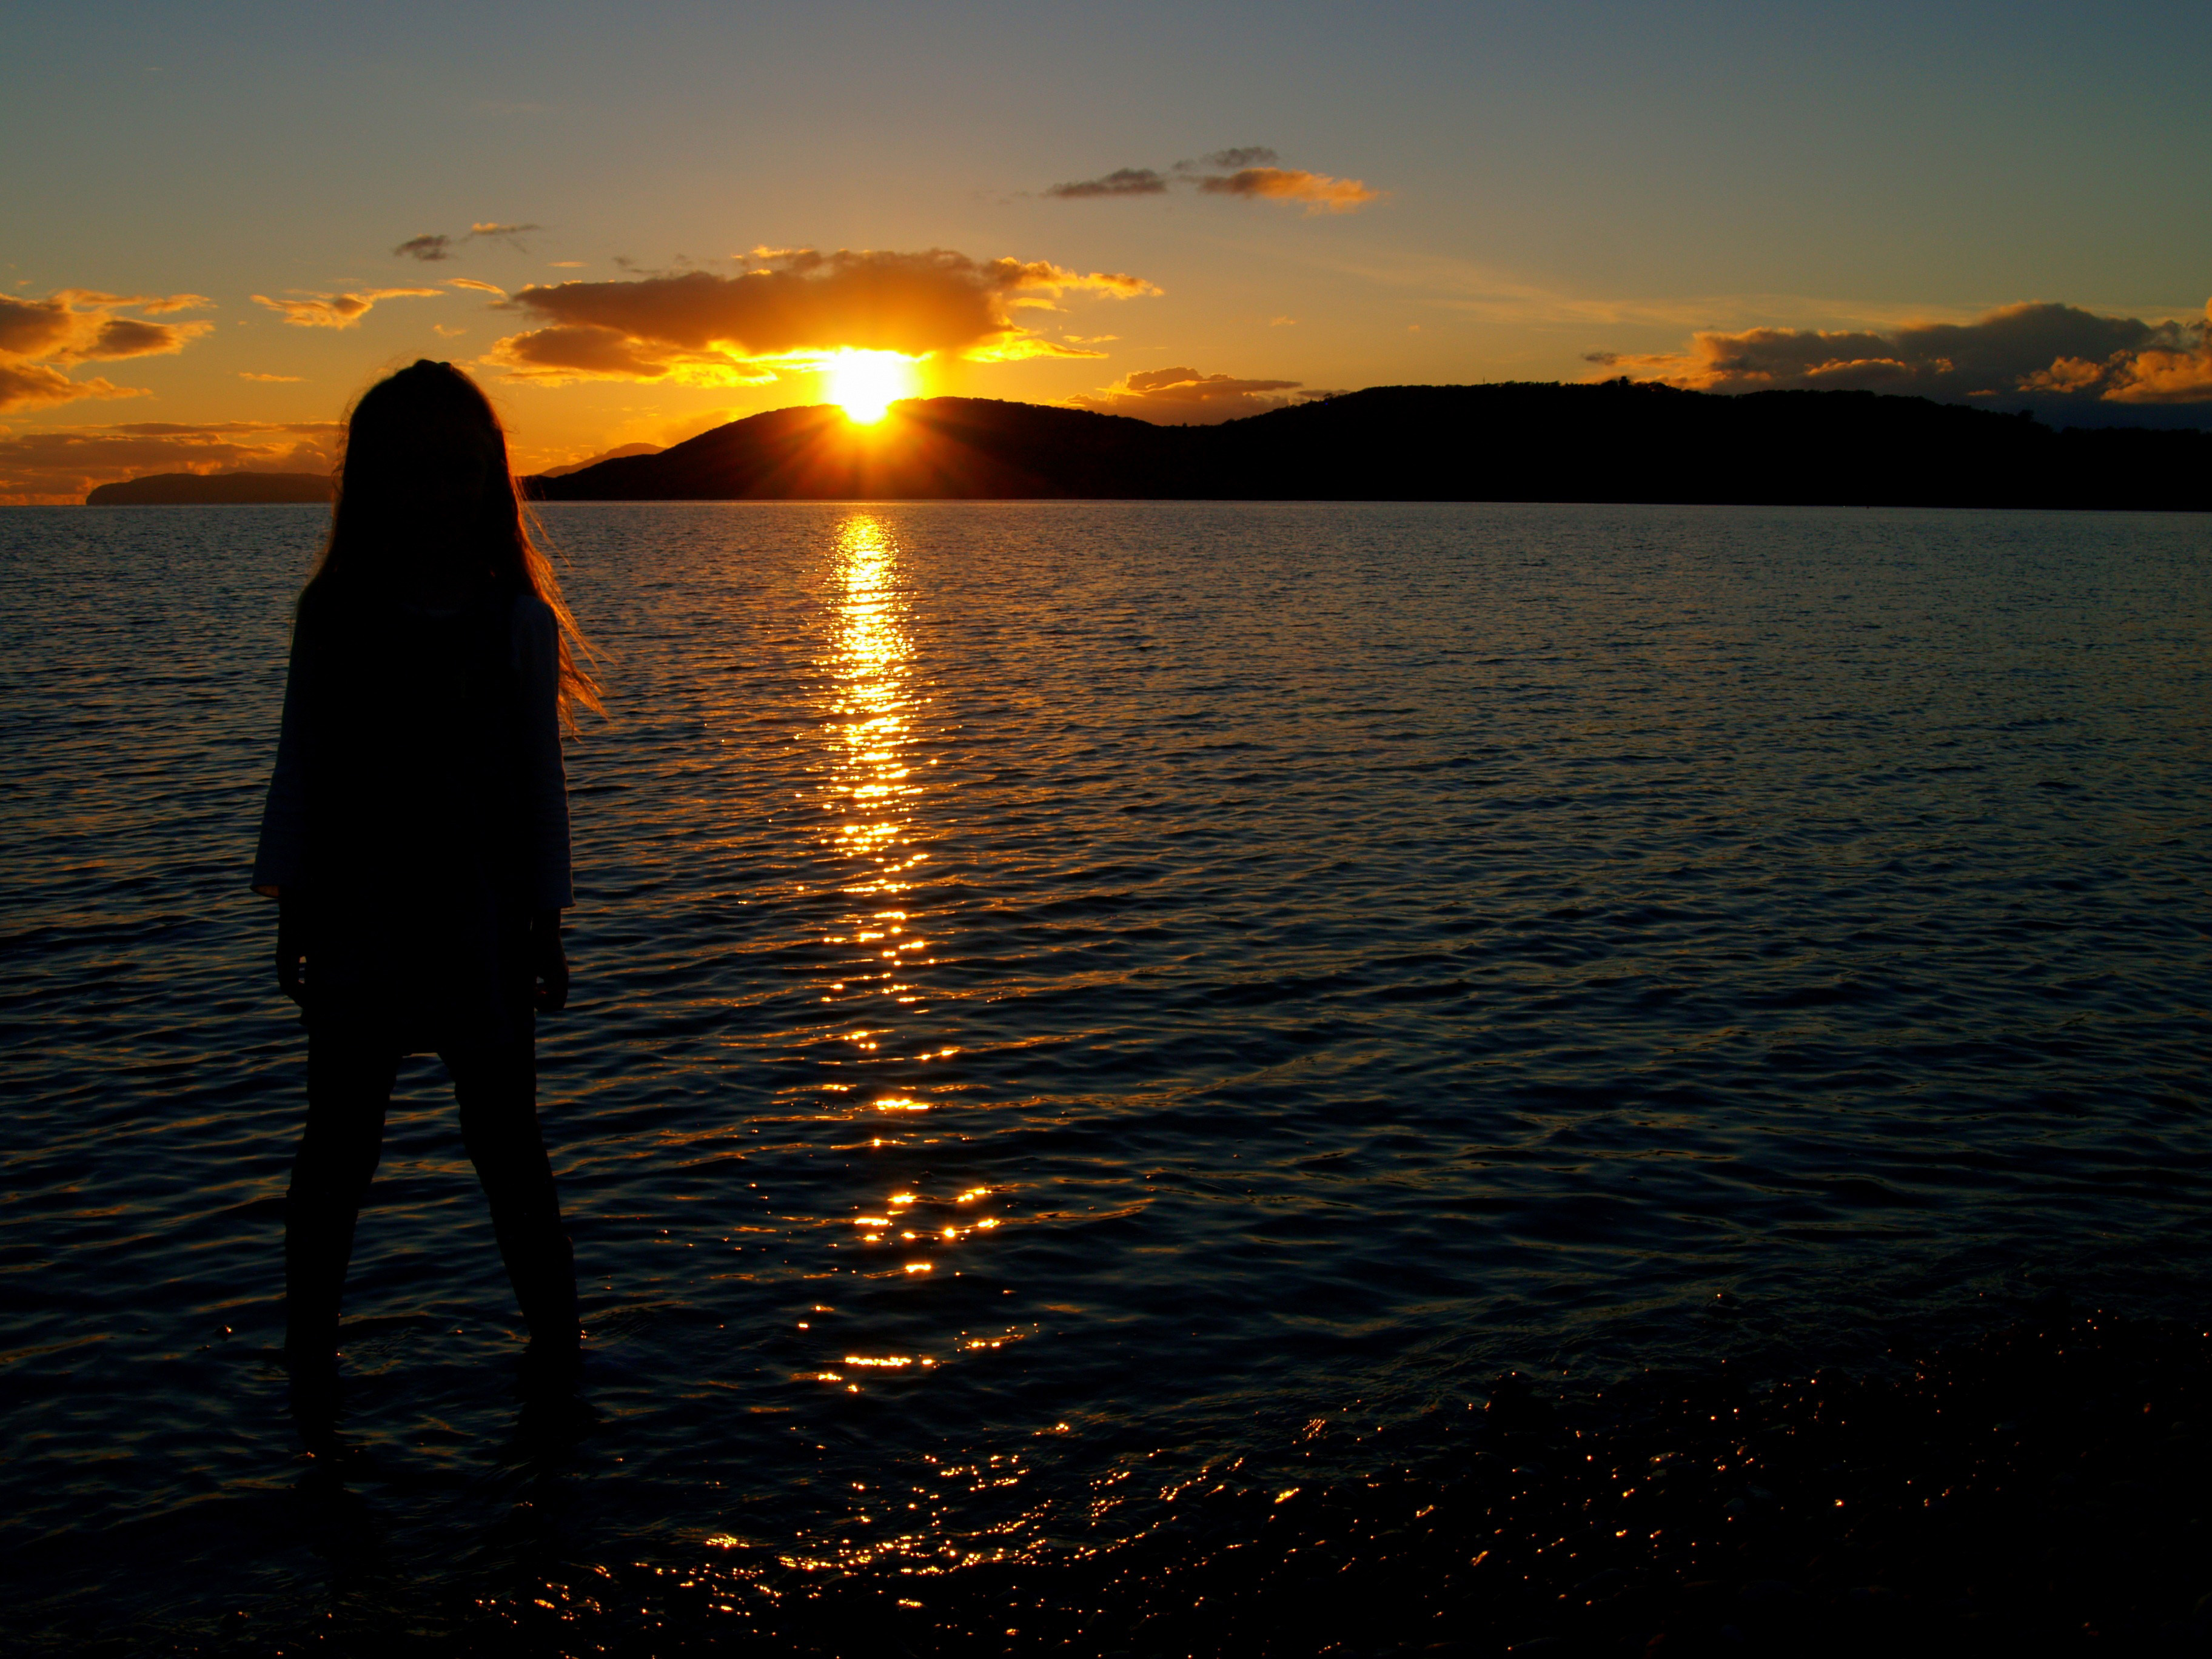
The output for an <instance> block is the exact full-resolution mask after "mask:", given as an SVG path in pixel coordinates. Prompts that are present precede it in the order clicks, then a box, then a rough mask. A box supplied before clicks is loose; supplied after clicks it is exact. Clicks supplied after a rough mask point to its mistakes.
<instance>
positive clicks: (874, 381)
mask: <svg viewBox="0 0 2212 1659" xmlns="http://www.w3.org/2000/svg"><path fill="white" fill-rule="evenodd" d="M917 368H919V365H918V364H916V363H915V361H914V359H913V358H911V357H904V356H900V355H899V354H898V353H897V352H896V351H858V350H852V349H847V350H843V351H840V352H838V353H837V354H836V356H832V357H831V358H830V359H829V361H828V362H825V363H824V364H823V366H822V374H823V380H825V381H827V382H828V385H829V401H830V402H831V403H833V404H837V405H839V406H840V407H841V408H842V409H843V410H844V411H845V416H846V418H847V419H848V420H851V421H854V422H858V423H859V424H860V425H862V426H872V425H873V424H874V423H875V422H878V421H880V420H882V419H883V418H884V415H886V414H887V413H889V412H890V406H891V404H894V403H895V402H896V401H897V400H898V399H899V398H910V397H912V396H913V395H914V392H915V379H916V370H917Z"/></svg>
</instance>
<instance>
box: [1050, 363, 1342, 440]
mask: <svg viewBox="0 0 2212 1659" xmlns="http://www.w3.org/2000/svg"><path fill="white" fill-rule="evenodd" d="M1286 394H1287V395H1286ZM1332 395H1333V394H1332V393H1329V392H1307V391H1305V390H1304V386H1303V383H1302V382H1300V381H1297V380H1238V379H1237V378H1236V377H1235V376H1234V375H1231V374H1200V373H1199V372H1198V371H1197V370H1196V369H1194V368H1151V369H1140V370H1139V371H1137V372H1136V373H1134V374H1126V375H1124V376H1122V378H1121V379H1120V380H1116V381H1115V382H1114V384H1113V385H1111V386H1103V387H1101V388H1100V389H1099V390H1098V391H1097V392H1090V393H1078V394H1077V395H1076V396H1074V397H1073V398H1069V399H1068V400H1067V401H1068V402H1069V403H1070V404H1073V405H1074V406H1075V407H1076V408H1078V409H1090V410H1097V412H1098V413H1100V414H1102V415H1133V416H1136V417H1137V418H1138V419H1139V420H1140V421H1152V422H1157V423H1158V424H1160V425H1163V426H1212V425H1213V424H1215V423H1216V422H1220V421H1233V420H1236V419H1237V418H1238V417H1239V416H1245V415H1264V414H1265V413H1267V410H1271V409H1281V408H1284V407H1285V406H1286V405H1288V404H1294V403H1301V402H1305V401H1308V400H1310V399H1313V398H1327V397H1329V396H1332Z"/></svg>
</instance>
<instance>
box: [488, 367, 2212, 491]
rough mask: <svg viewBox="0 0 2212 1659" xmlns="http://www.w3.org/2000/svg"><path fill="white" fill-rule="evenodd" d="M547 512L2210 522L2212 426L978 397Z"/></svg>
mask: <svg viewBox="0 0 2212 1659" xmlns="http://www.w3.org/2000/svg"><path fill="white" fill-rule="evenodd" d="M524 483H525V488H526V490H527V491H528V493H530V494H531V495H532V496H534V497H535V498H537V499H539V500H543V501H775V500H819V501H830V500H838V501H852V500H1054V499H1060V500H1065V499H1121V500H1128V499H1156V500H1253V501H1282V500H1336V501H1378V500H1382V501H1674V502H1685V503H1688V502H1708V503H1715V504H1718V503H1724V502H1735V503H1742V504H1747V505H1832V506H1960V507H1969V506H1971V507H2118V508H2145V509H2164V510H2184V511H2205V510H2212V435H2207V434H2203V433H2199V432H2194V431H2189V430H2171V429H2168V430H2160V429H2154V428H2128V427H2113V428H2064V429H2053V428H2049V427H2046V426H2044V425H2042V424H2041V423H2040V422H2037V421H2035V420H2034V419H2033V418H2032V417H2031V416H2027V415H2026V414H2000V413H1997V412H1996V411H1994V410H1980V409H1974V408H1972V407H1968V406H1965V405H1961V404H1940V403H1936V402H1933V401H1930V400H1929V399H1927V398H1907V397H1892V396H1885V395H1881V394H1877V393H1875V392H1804V391H1786V392H1742V393H1732V394H1722V393H1715V392H1686V391H1681V390H1679V389H1677V388H1674V387H1671V386H1657V385H1654V384H1651V383H1649V382H1629V381H1608V382H1600V383H1596V384H1585V385H1566V384H1560V383H1554V382H1541V381H1504V382H1494V383H1491V384H1487V385H1480V386H1376V387H1370V388H1369V389H1368V390H1366V391H1364V392H1346V393H1342V394H1340V395H1338V396H1335V397H1332V398H1321V399H1316V400H1313V401H1310V402H1307V403H1304V404H1295V405H1292V406H1291V407H1288V408H1285V409H1279V410H1270V411H1268V412H1267V413H1265V414H1261V415H1254V416H1245V417H1243V418H1242V419H1239V420H1235V421H1226V422H1221V423H1220V424H1218V425H1214V426H1185V427H1165V426H1156V425H1153V424H1152V423H1150V422H1144V421H1139V420H1135V419H1133V418H1131V417H1129V416H1116V415H1104V414H1097V413H1093V412H1091V411H1089V410H1074V409H1066V408H1058V407H1054V406H1051V405H1047V404H1021V403H1013V402H1007V401H1003V400H997V399H987V398H915V399H910V400H908V401H906V402H903V403H901V404H895V405H894V406H893V411H892V413H891V415H890V416H888V417H887V418H886V419H885V421H884V422H883V423H882V424H881V425H880V426H878V427H856V426H854V425H853V424H851V423H850V422H847V421H846V420H845V418H844V416H843V415H842V412H841V411H840V410H837V409H836V407H835V406H834V405H829V404H817V405H812V406H807V407H799V408H792V409H782V410H772V411H769V413H767V414H763V415H756V416H749V417H747V418H746V419H744V420H740V421H734V422H730V423H729V424H728V425H726V426H721V427H717V428H714V429H713V430H712V431H709V432H706V433H702V434H701V435H699V436H697V437H695V438H692V439H690V440H687V441H685V442H683V443H680V444H677V445H674V446H672V447H670V448H668V449H665V450H663V451H662V452H660V453H659V454H657V455H643V456H635V457H629V458H623V459H614V460H608V461H604V462H601V463H599V465H594V466H587V467H585V468H582V469H581V470H580V471H574V472H572V473H569V474H568V475H567V476H566V477H558V478H550V477H531V478H528V479H526V480H525V481H524Z"/></svg>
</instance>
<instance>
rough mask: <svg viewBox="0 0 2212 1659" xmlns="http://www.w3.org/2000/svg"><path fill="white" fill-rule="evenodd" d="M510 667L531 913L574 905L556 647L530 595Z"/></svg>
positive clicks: (554, 628) (554, 634) (517, 625)
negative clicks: (517, 689)
mask: <svg viewBox="0 0 2212 1659" xmlns="http://www.w3.org/2000/svg"><path fill="white" fill-rule="evenodd" d="M514 653H515V667H516V668H517V670H518V671H520V675H521V679H522V775H523V795H524V804H523V814H524V823H525V825H526V831H525V833H526V835H527V836H528V838H529V844H528V846H527V847H526V848H524V849H523V855H524V858H525V860H526V864H525V866H524V870H525V878H526V882H527V884H528V889H527V890H528V895H529V904H530V908H531V909H532V911H533V912H538V913H543V912H544V911H547V910H556V911H557V910H566V909H567V908H569V907H570V906H571V905H573V904H574V903H575V902H576V895H575V892H574V888H573V886H572V885H571V878H570V873H569V868H568V774H567V772H566V771H565V769H563V768H562V763H561V643H560V635H559V633H558V625H557V624H556V623H555V622H554V620H553V612H552V611H551V609H550V607H549V606H547V605H545V604H544V601H543V600H541V599H538V598H537V597H535V596H534V595H530V594H526V595H524V596H523V598H522V599H520V600H519V601H518V602H517V603H516V605H515V607H514Z"/></svg>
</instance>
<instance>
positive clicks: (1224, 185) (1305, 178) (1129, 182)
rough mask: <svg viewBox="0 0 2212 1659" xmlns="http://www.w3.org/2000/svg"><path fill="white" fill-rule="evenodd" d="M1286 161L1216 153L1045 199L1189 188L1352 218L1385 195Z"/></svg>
mask: <svg viewBox="0 0 2212 1659" xmlns="http://www.w3.org/2000/svg"><path fill="white" fill-rule="evenodd" d="M1280 159H1281V158H1280V157H1279V156H1278V155H1276V154H1275V152H1274V151H1273V150H1272V149H1267V147H1266V146H1265V145H1264V144H1248V145H1246V146H1244V147H1243V148H1242V149H1219V150H1216V151H1214V153H1213V154H1212V155H1208V156H1205V157H1203V158H1202V159H1200V160H1199V161H1177V162H1176V164H1175V165H1174V166H1173V167H1169V168H1168V169H1166V171H1164V172H1163V171H1161V170H1160V169H1158V168H1157V167H1116V168H1115V169H1114V171H1113V172H1111V173H1102V174H1101V175H1100V176H1099V177H1097V178H1096V179H1075V180H1073V181H1072V182H1070V183H1067V184H1061V185H1050V186H1048V188H1047V189H1046V191H1045V192H1044V193H1045V194H1046V195H1048V196H1054V197H1060V199H1061V200H1062V201H1088V200H1091V199H1094V198H1096V197H1102V196H1164V195H1166V194H1167V192H1168V189H1169V187H1170V185H1189V186H1191V187H1192V188H1193V189H1194V190H1197V191H1201V192H1202V193H1204V194H1206V195H1208V196H1241V197H1244V198H1245V199H1247V200H1249V201H1260V202H1297V203H1300V204H1304V208H1305V210H1306V211H1307V212H1308V213H1349V212H1351V211H1352V210H1353V209H1354V208H1358V207H1363V206H1364V205H1365V204H1368V203H1370V202H1372V201H1374V200H1376V198H1377V197H1380V196H1381V195H1382V194H1383V192H1382V191H1379V190H1370V189H1368V187H1367V186H1366V185H1365V184H1364V183H1363V182H1361V181H1360V180H1359V179H1332V178H1330V177H1329V176H1328V174H1327V173H1307V172H1304V171H1303V170H1302V169H1299V168H1296V167H1277V166H1275V165H1274V163H1275V162H1276V161H1279V160H1280ZM1208 168H1212V169H1215V170H1214V171H1211V172H1209V171H1208V170H1207V169H1208Z"/></svg>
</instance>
